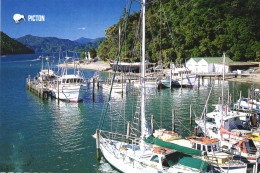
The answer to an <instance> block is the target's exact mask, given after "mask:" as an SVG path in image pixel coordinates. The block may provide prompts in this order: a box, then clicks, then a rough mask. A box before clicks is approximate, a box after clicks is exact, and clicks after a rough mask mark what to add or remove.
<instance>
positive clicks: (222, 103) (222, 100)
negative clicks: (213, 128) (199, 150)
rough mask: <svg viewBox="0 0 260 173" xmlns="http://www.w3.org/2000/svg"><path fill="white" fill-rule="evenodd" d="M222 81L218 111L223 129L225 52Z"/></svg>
mask: <svg viewBox="0 0 260 173" xmlns="http://www.w3.org/2000/svg"><path fill="white" fill-rule="evenodd" d="M223 56H224V57H223V69H222V71H223V76H222V77H223V79H222V98H221V110H220V113H221V125H220V128H221V126H222V127H223V128H224V124H223V106H224V81H225V59H226V54H225V52H224V53H223ZM220 135H221V138H220V142H221V141H222V140H223V135H222V134H220Z"/></svg>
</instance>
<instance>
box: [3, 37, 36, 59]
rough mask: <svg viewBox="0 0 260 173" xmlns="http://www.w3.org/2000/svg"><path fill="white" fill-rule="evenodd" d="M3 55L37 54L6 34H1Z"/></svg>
mask: <svg viewBox="0 0 260 173" xmlns="http://www.w3.org/2000/svg"><path fill="white" fill-rule="evenodd" d="M0 53H1V55H8V54H30V53H35V52H34V51H33V50H32V49H30V48H28V47H27V46H25V45H23V44H22V43H20V42H18V41H16V40H14V39H12V38H11V37H9V36H8V35H6V34H5V33H3V32H1V52H0Z"/></svg>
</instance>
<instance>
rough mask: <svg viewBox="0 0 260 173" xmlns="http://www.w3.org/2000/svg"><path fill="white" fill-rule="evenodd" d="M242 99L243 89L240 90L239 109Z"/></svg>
mask: <svg viewBox="0 0 260 173" xmlns="http://www.w3.org/2000/svg"><path fill="white" fill-rule="evenodd" d="M241 99H242V91H240V93H239V102H238V110H239V109H240V103H241Z"/></svg>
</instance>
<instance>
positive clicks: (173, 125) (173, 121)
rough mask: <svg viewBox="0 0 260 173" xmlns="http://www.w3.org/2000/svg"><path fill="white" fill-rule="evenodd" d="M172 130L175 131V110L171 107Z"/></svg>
mask: <svg viewBox="0 0 260 173" xmlns="http://www.w3.org/2000/svg"><path fill="white" fill-rule="evenodd" d="M172 131H175V111H174V109H172Z"/></svg>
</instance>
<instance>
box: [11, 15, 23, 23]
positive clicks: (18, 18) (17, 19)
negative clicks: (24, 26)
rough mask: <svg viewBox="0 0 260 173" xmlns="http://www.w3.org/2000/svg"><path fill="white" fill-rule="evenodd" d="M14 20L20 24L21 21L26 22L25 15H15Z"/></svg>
mask: <svg viewBox="0 0 260 173" xmlns="http://www.w3.org/2000/svg"><path fill="white" fill-rule="evenodd" d="M13 19H14V21H15V23H19V22H20V20H22V19H23V20H24V21H25V17H24V15H21V14H14V16H13Z"/></svg>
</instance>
